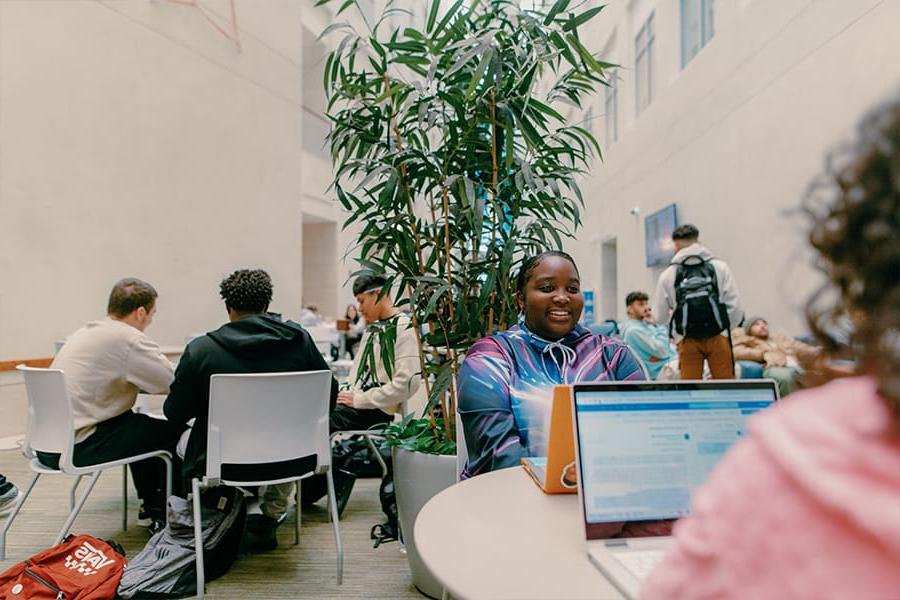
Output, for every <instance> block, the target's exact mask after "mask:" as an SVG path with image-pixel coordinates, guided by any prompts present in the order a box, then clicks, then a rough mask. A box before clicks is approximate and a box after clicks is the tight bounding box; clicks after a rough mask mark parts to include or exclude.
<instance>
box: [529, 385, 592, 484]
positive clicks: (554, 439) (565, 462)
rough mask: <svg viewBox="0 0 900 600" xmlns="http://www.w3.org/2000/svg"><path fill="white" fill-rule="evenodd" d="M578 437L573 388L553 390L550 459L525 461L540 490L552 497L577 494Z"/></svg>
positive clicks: (531, 457)
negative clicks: (573, 430) (576, 433)
mask: <svg viewBox="0 0 900 600" xmlns="http://www.w3.org/2000/svg"><path fill="white" fill-rule="evenodd" d="M570 465H571V466H573V467H574V465H575V437H574V435H573V434H572V386H571V385H556V386H554V387H553V401H552V406H551V408H550V428H549V431H548V432H547V456H528V457H525V458H523V459H522V466H523V467H525V472H526V473H528V474H529V475H531V478H532V479H533V480H534V482H535V483H536V484H537V485H538V487H539V488H541V489H542V490H544V492H546V493H548V494H574V493H576V492H577V491H578V489H577V486H576V484H575V477H574V475H575V472H574V469H573V470H572V471H571V472H569V471H568V470H567V469H566V467H569V466H570Z"/></svg>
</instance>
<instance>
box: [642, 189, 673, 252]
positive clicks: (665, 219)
mask: <svg viewBox="0 0 900 600" xmlns="http://www.w3.org/2000/svg"><path fill="white" fill-rule="evenodd" d="M676 227H678V213H677V211H676V210H675V205H674V204H670V205H668V206H667V207H665V208H663V209H660V210H658V211H656V212H655V213H653V214H652V215H647V217H646V218H645V219H644V248H645V250H646V254H647V266H648V267H660V266H664V265H667V264H669V261H671V260H672V257H673V256H675V244H674V243H672V232H673V231H675V228H676Z"/></svg>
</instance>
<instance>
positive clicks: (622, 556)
mask: <svg viewBox="0 0 900 600" xmlns="http://www.w3.org/2000/svg"><path fill="white" fill-rule="evenodd" d="M663 554H665V552H664V551H663V550H631V551H628V552H617V553H616V558H617V559H619V562H620V563H622V564H623V565H625V568H626V569H628V570H629V571H631V573H632V574H633V575H634V576H635V577H637V578H638V579H639V580H640V581H643V580H644V578H645V577H646V576H647V575H649V574H650V571H652V570H653V567H655V566H656V563H658V562H659V561H660V559H662V557H663Z"/></svg>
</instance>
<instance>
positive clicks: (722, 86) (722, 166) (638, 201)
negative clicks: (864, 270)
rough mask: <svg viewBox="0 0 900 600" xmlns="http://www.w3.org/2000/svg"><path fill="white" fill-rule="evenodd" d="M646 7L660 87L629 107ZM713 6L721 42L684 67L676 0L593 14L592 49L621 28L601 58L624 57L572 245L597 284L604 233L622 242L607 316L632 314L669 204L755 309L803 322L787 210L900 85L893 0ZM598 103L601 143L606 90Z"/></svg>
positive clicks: (649, 282) (796, 225)
mask: <svg viewBox="0 0 900 600" xmlns="http://www.w3.org/2000/svg"><path fill="white" fill-rule="evenodd" d="M650 10H655V29H656V42H655V44H656V47H655V57H654V65H653V68H654V75H655V76H654V79H653V85H654V95H653V100H652V103H651V104H650V106H649V108H647V109H646V110H645V111H643V112H641V113H640V115H636V114H635V112H636V111H635V99H634V80H633V67H634V36H635V34H636V32H637V29H638V28H639V27H640V26H641V24H642V20H643V16H645V15H646V14H649V11H650ZM715 12H716V15H715V35H714V37H713V38H712V41H711V42H710V43H709V44H708V45H707V46H706V47H705V48H703V49H702V50H700V53H699V54H698V55H697V56H696V57H695V58H694V59H693V61H691V62H690V63H688V64H687V65H686V67H685V68H684V69H682V68H681V65H680V22H679V19H680V16H679V3H678V2H676V1H674V0H673V1H669V0H666V1H663V0H646V1H640V2H633V3H626V2H612V3H610V5H609V6H608V7H607V9H606V10H605V11H604V12H603V13H601V16H600V17H598V18H597V23H598V25H597V28H596V31H595V32H594V33H593V34H592V38H593V39H596V40H597V43H596V44H594V46H595V47H597V48H602V47H605V45H606V44H607V40H610V39H611V38H614V40H613V42H612V50H611V52H610V54H609V55H608V56H606V57H604V58H605V59H606V60H610V61H612V62H618V63H619V64H621V65H622V66H623V69H620V71H619V76H620V78H621V81H620V83H619V110H618V123H619V140H618V141H617V142H615V143H613V144H611V145H609V146H607V147H605V148H604V158H605V161H604V162H603V163H602V164H600V163H598V164H595V167H594V173H593V175H592V176H591V177H590V178H589V179H588V180H586V182H585V183H584V188H583V189H584V195H585V198H586V201H587V203H588V207H587V210H586V216H585V230H584V232H583V233H582V234H581V235H580V236H579V240H580V241H578V242H574V243H572V244H571V249H572V250H573V251H574V252H575V254H576V258H577V259H578V261H579V264H580V265H581V266H582V269H583V271H584V273H583V274H582V275H583V277H584V278H585V280H586V282H587V284H588V285H589V286H591V287H594V288H599V287H601V286H602V283H601V282H602V273H601V262H602V261H600V260H598V256H599V255H600V253H601V246H602V244H603V241H604V240H607V239H609V238H612V237H614V238H616V239H617V242H618V245H617V256H618V262H617V267H618V269H617V271H618V278H617V281H618V292H619V296H620V298H619V302H618V312H617V314H616V315H610V314H609V310H608V307H603V306H600V307H599V309H598V316H599V317H603V316H617V317H619V318H623V317H624V310H625V309H624V301H623V298H624V295H625V294H626V293H628V292H629V291H631V290H634V289H643V290H646V291H648V292H649V291H652V289H653V287H654V286H655V282H656V277H657V275H658V273H659V270H656V269H650V268H647V267H646V266H645V256H644V217H645V216H647V215H648V214H650V213H652V212H654V211H656V210H658V209H659V208H662V207H663V206H666V205H668V204H670V203H672V202H675V203H677V205H678V211H679V220H680V222H682V223H685V222H691V223H694V224H696V225H697V226H698V227H699V228H700V230H701V240H702V241H703V242H704V243H705V244H706V245H707V246H708V247H709V248H710V249H711V250H712V251H713V252H714V253H715V254H716V255H717V256H719V257H721V258H723V259H725V260H727V261H728V262H729V263H730V264H731V266H732V268H733V270H734V272H735V275H736V278H737V281H738V283H739V286H740V290H741V295H742V297H743V300H744V306H745V308H746V310H747V311H748V312H752V313H755V314H763V315H768V316H769V318H770V319H771V321H772V322H773V325H774V326H775V327H776V328H778V329H782V328H784V329H786V330H788V331H791V332H793V333H801V332H803V331H804V329H805V328H804V324H803V322H802V320H801V313H800V309H799V307H800V306H801V304H802V301H803V299H804V298H805V297H806V295H807V293H808V291H809V290H810V288H811V286H813V285H814V281H815V278H814V276H813V274H812V272H811V270H810V269H809V267H808V266H807V265H808V263H809V261H808V256H807V254H806V253H805V242H804V238H803V234H802V227H801V225H802V221H800V220H798V219H793V218H789V217H788V216H787V215H786V211H788V210H790V209H793V208H795V207H796V206H797V205H798V204H799V201H800V199H801V197H802V194H803V191H804V189H805V187H806V185H807V184H808V182H809V181H810V180H811V179H812V178H813V177H814V176H815V175H816V174H817V173H818V172H819V171H820V170H821V169H822V166H823V156H824V153H825V151H826V149H827V148H829V147H830V146H831V145H832V144H833V143H835V142H838V141H840V140H842V139H845V137H846V136H847V135H849V134H850V133H851V131H852V127H853V126H854V124H855V123H856V121H857V119H858V117H859V116H860V114H861V112H862V111H863V110H865V109H866V108H867V107H869V106H870V105H872V104H873V103H874V102H876V101H878V100H880V99H882V98H884V97H885V96H886V94H888V93H890V92H892V91H893V92H895V93H900V62H898V60H897V57H898V56H900V37H898V36H897V35H896V26H897V24H898V23H900V2H879V1H878V0H859V1H855V2H846V1H843V0H818V1H815V2H812V1H809V0H742V1H740V2H738V1H737V0H718V1H717V2H716V3H715ZM593 106H594V107H595V108H594V114H595V115H597V116H598V118H597V119H596V121H595V122H594V131H595V133H597V134H598V138H599V139H600V140H601V142H602V140H603V137H604V117H603V115H604V109H603V99H602V94H601V96H600V97H598V98H597V99H596V100H595V101H594V103H593ZM633 207H638V208H639V211H640V212H639V215H638V216H636V217H635V216H633V215H632V214H630V210H631V209H632V208H633ZM598 297H601V298H602V293H600V294H598Z"/></svg>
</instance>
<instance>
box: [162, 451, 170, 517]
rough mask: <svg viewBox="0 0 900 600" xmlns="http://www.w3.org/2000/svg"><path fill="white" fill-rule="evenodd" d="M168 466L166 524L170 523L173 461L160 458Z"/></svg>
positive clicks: (165, 457) (164, 457)
mask: <svg viewBox="0 0 900 600" xmlns="http://www.w3.org/2000/svg"><path fill="white" fill-rule="evenodd" d="M159 458H160V459H162V461H163V462H164V463H165V465H166V507H165V510H166V516H165V519H166V523H168V522H169V498H170V497H171V496H172V460H171V459H170V458H169V457H168V456H160V457H159Z"/></svg>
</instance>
